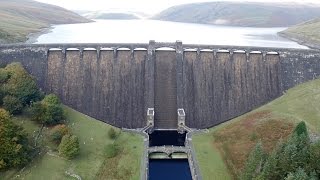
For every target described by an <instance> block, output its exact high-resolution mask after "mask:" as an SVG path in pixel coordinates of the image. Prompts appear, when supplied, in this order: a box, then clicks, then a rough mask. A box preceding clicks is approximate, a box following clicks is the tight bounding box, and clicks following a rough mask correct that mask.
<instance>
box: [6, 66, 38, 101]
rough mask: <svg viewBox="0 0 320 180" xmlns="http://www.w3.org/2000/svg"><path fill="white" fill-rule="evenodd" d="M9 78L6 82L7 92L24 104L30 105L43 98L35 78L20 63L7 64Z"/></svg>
mask: <svg viewBox="0 0 320 180" xmlns="http://www.w3.org/2000/svg"><path fill="white" fill-rule="evenodd" d="M5 70H6V71H7V72H8V75H9V79H8V80H7V81H6V83H5V84H4V88H5V90H6V92H7V93H8V94H9V95H11V96H15V97H16V98H18V99H19V100H20V102H21V103H22V104H23V105H28V104H30V103H31V102H33V101H38V100H40V98H41V93H40V91H39V89H38V87H37V85H36V81H35V79H34V78H33V77H32V76H31V75H29V74H28V72H27V71H26V70H25V69H24V68H23V67H22V65H21V64H20V63H11V64H9V65H7V66H6V68H5Z"/></svg>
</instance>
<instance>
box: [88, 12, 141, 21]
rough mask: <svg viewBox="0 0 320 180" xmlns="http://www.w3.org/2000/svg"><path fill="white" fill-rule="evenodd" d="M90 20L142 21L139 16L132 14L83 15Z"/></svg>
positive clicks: (100, 13)
mask: <svg viewBox="0 0 320 180" xmlns="http://www.w3.org/2000/svg"><path fill="white" fill-rule="evenodd" d="M83 16H84V17H86V18H88V19H119V20H124V19H128V20H129V19H140V18H139V17H138V16H136V15H134V14H130V13H108V12H90V13H86V14H83Z"/></svg>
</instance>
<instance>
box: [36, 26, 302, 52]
mask: <svg viewBox="0 0 320 180" xmlns="http://www.w3.org/2000/svg"><path fill="white" fill-rule="evenodd" d="M284 29H286V28H285V27H284V28H253V27H231V26H215V25H204V24H192V23H178V22H167V21H157V20H96V22H92V23H83V24H66V25H56V26H53V29H52V30H51V32H49V33H47V34H43V35H41V36H39V37H38V38H37V42H36V43H148V42H149V40H156V41H158V42H175V41H176V40H182V42H183V43H184V44H211V45H235V46H260V47H281V48H302V49H307V47H306V46H302V45H299V44H298V43H296V42H293V41H291V40H288V39H285V38H282V37H280V36H278V35H277V33H278V32H280V31H282V30H284Z"/></svg>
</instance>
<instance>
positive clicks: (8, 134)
mask: <svg viewBox="0 0 320 180" xmlns="http://www.w3.org/2000/svg"><path fill="white" fill-rule="evenodd" d="M29 152H30V147H29V142H28V138H27V135H26V133H25V132H24V131H23V129H22V127H20V126H17V125H15V124H14V123H12V122H11V121H10V115H9V113H8V112H7V111H6V110H4V109H0V170H4V169H8V168H15V167H20V166H22V165H25V164H26V163H27V162H29V160H30V158H29Z"/></svg>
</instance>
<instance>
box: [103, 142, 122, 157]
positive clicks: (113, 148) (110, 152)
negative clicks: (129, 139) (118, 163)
mask: <svg viewBox="0 0 320 180" xmlns="http://www.w3.org/2000/svg"><path fill="white" fill-rule="evenodd" d="M120 151H121V146H120V145H119V144H118V143H112V144H108V145H107V146H106V147H105V154H106V157H107V158H113V157H116V156H117V155H118V154H119V153H120Z"/></svg>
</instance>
